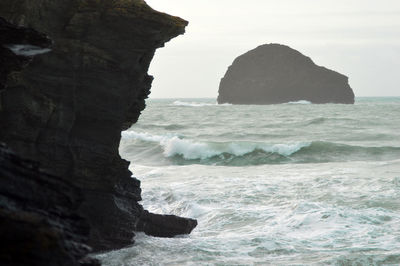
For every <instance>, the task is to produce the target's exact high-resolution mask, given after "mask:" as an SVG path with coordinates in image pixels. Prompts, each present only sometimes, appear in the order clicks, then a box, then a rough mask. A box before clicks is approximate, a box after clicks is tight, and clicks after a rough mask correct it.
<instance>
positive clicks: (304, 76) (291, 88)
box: [218, 44, 354, 104]
mask: <svg viewBox="0 0 400 266" xmlns="http://www.w3.org/2000/svg"><path fill="white" fill-rule="evenodd" d="M300 100H306V101H310V102H312V103H344V104H352V103H354V93H353V90H352V89H351V87H350V86H349V83H348V77H346V76H344V75H342V74H340V73H337V72H335V71H332V70H329V69H327V68H325V67H321V66H317V65H316V64H314V62H313V61H312V60H311V59H310V58H309V57H306V56H304V55H303V54H301V53H300V52H298V51H296V50H294V49H292V48H290V47H288V46H285V45H280V44H266V45H261V46H259V47H257V48H256V49H254V50H251V51H249V52H247V53H245V54H243V55H241V56H239V57H237V58H236V59H235V60H234V61H233V63H232V65H231V66H230V67H229V68H228V70H227V72H226V73H225V76H224V77H223V78H222V79H221V83H220V85H219V95H218V103H233V104H278V103H286V102H291V101H300Z"/></svg>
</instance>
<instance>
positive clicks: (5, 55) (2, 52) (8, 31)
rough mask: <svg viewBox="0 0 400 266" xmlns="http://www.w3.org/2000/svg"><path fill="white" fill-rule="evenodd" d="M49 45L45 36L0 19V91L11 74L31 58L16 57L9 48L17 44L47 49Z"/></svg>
mask: <svg viewBox="0 0 400 266" xmlns="http://www.w3.org/2000/svg"><path fill="white" fill-rule="evenodd" d="M51 43H52V42H51V40H50V39H49V38H48V37H47V36H46V35H45V34H43V33H40V32H37V31H36V30H33V29H30V28H25V27H17V26H15V25H13V24H11V23H8V22H7V21H6V20H5V19H3V18H2V17H0V91H1V90H2V89H4V87H5V85H6V81H7V78H8V76H9V75H10V74H11V73H12V72H16V71H20V70H21V69H22V68H23V67H24V66H26V65H27V64H28V63H29V62H30V61H31V57H27V56H22V55H17V54H15V53H14V52H12V51H11V49H10V48H9V46H12V45H15V44H18V45H31V46H32V45H34V46H37V47H40V48H48V47H50V45H51Z"/></svg>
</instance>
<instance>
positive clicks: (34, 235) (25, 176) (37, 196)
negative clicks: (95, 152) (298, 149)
mask: <svg viewBox="0 0 400 266" xmlns="http://www.w3.org/2000/svg"><path fill="white" fill-rule="evenodd" d="M81 202H82V194H81V193H80V190H79V189H78V188H77V187H75V186H74V185H72V184H71V183H70V182H68V181H66V180H64V179H61V178H58V177H56V176H52V175H49V174H47V173H44V172H43V171H41V170H40V169H39V168H38V163H36V162H33V161H30V160H24V159H21V158H20V157H19V156H17V155H15V154H14V153H12V152H11V151H9V150H8V149H7V148H6V147H5V146H4V145H0V239H1V240H0V264H1V265H21V266H22V265H38V266H39V265H40V266H42V265H65V266H67V265H68V266H73V265H81V263H80V262H79V261H80V260H81V259H82V258H85V256H86V255H87V254H88V253H89V251H90V250H91V249H90V248H89V247H88V246H87V245H86V244H85V243H86V242H87V240H88V237H89V225H88V223H87V222H86V220H85V219H84V218H82V217H81V216H79V215H77V210H78V207H79V205H80V204H81ZM85 260H86V261H88V262H89V261H90V262H91V263H88V264H85V265H88V266H89V265H91V266H95V265H99V262H98V261H96V260H95V259H88V258H86V259H85Z"/></svg>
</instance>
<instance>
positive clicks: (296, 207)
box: [97, 97, 400, 266]
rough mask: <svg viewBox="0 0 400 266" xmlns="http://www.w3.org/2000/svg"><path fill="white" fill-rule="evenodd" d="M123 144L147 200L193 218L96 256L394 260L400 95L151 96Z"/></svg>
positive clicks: (399, 244)
mask: <svg viewBox="0 0 400 266" xmlns="http://www.w3.org/2000/svg"><path fill="white" fill-rule="evenodd" d="M120 154H121V156H122V157H123V158H125V159H127V160H129V161H130V162H131V164H130V170H131V171H132V172H133V174H134V176H135V177H137V178H138V179H140V180H141V183H142V190H143V191H142V197H143V201H142V204H143V206H144V207H145V208H146V209H148V210H150V211H151V212H155V213H161V214H175V215H179V216H184V217H190V218H195V219H197V221H198V226H197V227H196V228H195V229H194V230H193V232H192V233H191V234H190V235H182V236H176V237H174V238H157V237H151V236H146V235H145V234H143V233H138V234H137V236H136V237H135V244H133V245H132V246H130V247H128V248H125V249H122V250H116V251H112V252H108V253H104V254H100V255H98V256H97V257H98V258H100V259H101V261H102V262H103V265H106V266H118V265H121V266H122V265H400V97H385V98H383V97H381V98H362V97H358V98H356V102H355V104H354V105H344V104H311V103H309V102H307V101H299V102H289V103H285V104H276V105H230V104H221V105H219V104H217V103H216V100H215V99H150V100H147V107H146V109H145V110H144V111H143V113H142V115H141V116H140V119H139V121H138V123H136V124H135V125H133V126H132V127H131V128H130V129H129V130H127V131H124V132H122V140H121V145H120Z"/></svg>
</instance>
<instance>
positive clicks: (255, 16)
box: [146, 0, 400, 98]
mask: <svg viewBox="0 0 400 266" xmlns="http://www.w3.org/2000/svg"><path fill="white" fill-rule="evenodd" d="M146 2H147V3H148V4H149V5H150V6H151V7H153V8H154V9H156V10H159V11H162V12H166V13H169V14H171V15H176V16H180V17H182V18H184V19H186V20H188V21H189V26H188V27H187V28H186V34H185V35H182V36H180V37H178V38H176V39H173V40H172V41H171V42H169V43H167V44H166V47H165V48H162V49H159V50H157V52H156V55H155V57H154V60H153V62H152V64H151V67H150V71H149V72H150V74H152V75H154V76H155V80H154V82H153V88H152V93H151V98H169V97H176V98H185V97H186V98H190V97H193V98H195V97H217V94H218V85H219V81H220V79H221V78H222V76H223V75H224V74H225V71H226V69H227V67H228V66H229V65H230V64H231V63H232V61H233V60H234V59H235V58H236V57H237V56H239V55H240V54H242V53H244V52H246V51H248V50H251V49H253V48H255V47H257V46H258V45H261V44H264V43H281V44H286V45H289V46H290V47H292V48H294V49H296V50H298V51H300V52H302V53H303V54H305V55H307V56H309V57H311V59H313V61H314V62H315V63H316V64H317V65H322V66H325V67H327V68H330V69H333V70H336V71H338V72H340V73H342V74H344V75H347V76H348V77H349V80H350V85H351V87H352V88H353V90H354V92H355V94H356V96H400V84H399V83H400V1H399V0H380V1H378V0H246V1H243V0H146Z"/></svg>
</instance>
